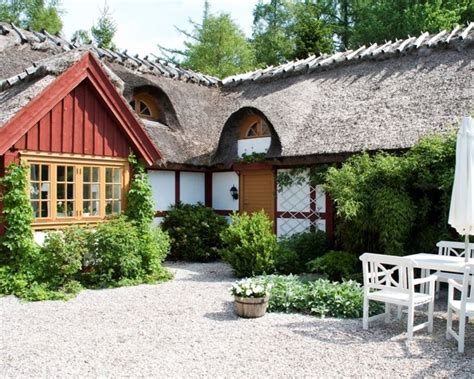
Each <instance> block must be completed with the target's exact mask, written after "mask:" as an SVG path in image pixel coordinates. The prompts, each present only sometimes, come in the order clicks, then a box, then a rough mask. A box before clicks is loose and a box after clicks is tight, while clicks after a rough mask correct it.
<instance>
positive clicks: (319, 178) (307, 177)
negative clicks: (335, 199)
mask: <svg viewBox="0 0 474 379" xmlns="http://www.w3.org/2000/svg"><path fill="white" fill-rule="evenodd" d="M329 167H331V166H329V165H327V164H320V165H318V166H313V167H296V168H292V169H288V170H279V171H278V175H277V189H278V192H282V191H284V190H285V188H287V187H290V186H292V185H303V184H309V185H311V186H313V187H315V186H316V185H318V184H321V183H324V181H325V180H326V173H327V170H328V169H329Z"/></svg>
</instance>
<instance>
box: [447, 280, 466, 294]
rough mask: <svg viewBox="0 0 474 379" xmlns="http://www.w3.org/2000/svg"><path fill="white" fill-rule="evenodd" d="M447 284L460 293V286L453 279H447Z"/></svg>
mask: <svg viewBox="0 0 474 379" xmlns="http://www.w3.org/2000/svg"><path fill="white" fill-rule="evenodd" d="M448 283H449V286H450V287H454V288H456V289H457V290H459V291H461V292H462V289H463V288H462V285H461V284H459V283H458V282H456V281H455V280H454V279H448Z"/></svg>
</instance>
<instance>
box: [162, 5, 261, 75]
mask: <svg viewBox="0 0 474 379" xmlns="http://www.w3.org/2000/svg"><path fill="white" fill-rule="evenodd" d="M190 23H191V24H192V25H193V31H192V32H191V33H188V32H186V31H184V30H181V29H179V28H177V29H178V31H180V32H181V33H182V34H184V35H185V36H186V37H187V38H188V39H189V40H188V41H186V42H185V43H184V45H185V49H184V50H177V49H168V48H164V47H162V46H159V48H160V50H161V52H162V53H163V54H164V55H165V57H166V58H167V59H168V60H171V61H173V62H175V63H180V64H181V65H182V66H183V67H186V68H189V69H192V70H196V71H199V72H203V73H206V74H209V75H213V76H217V77H219V78H222V77H225V76H229V75H234V74H237V73H239V72H245V71H249V70H252V69H253V68H254V67H255V53H254V50H253V48H252V46H251V45H250V43H249V42H248V41H247V40H246V38H245V35H244V33H243V32H242V31H241V30H240V29H239V27H238V25H237V24H236V23H235V22H234V21H233V20H232V18H231V17H230V15H229V14H225V13H223V14H219V15H213V14H211V13H210V12H209V5H208V3H207V2H206V3H205V6H204V16H203V21H202V24H198V23H195V22H193V21H190Z"/></svg>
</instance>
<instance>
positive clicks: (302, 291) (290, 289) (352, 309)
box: [259, 275, 382, 318]
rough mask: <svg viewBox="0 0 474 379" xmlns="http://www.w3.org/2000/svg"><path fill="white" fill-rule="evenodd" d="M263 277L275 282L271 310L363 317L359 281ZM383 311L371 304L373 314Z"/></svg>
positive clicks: (362, 296)
mask: <svg viewBox="0 0 474 379" xmlns="http://www.w3.org/2000/svg"><path fill="white" fill-rule="evenodd" d="M259 279H260V278H259ZM261 280H263V282H264V283H266V284H269V285H271V291H270V300H269V308H268V310H269V311H270V312H302V313H309V314H313V315H316V316H321V317H326V316H328V317H338V318H358V317H361V316H362V310H363V300H364V294H363V290H362V288H361V286H360V284H359V283H357V282H355V281H347V282H342V283H336V282H333V283H331V282H330V281H328V280H325V279H318V280H316V281H312V282H304V281H302V280H301V279H300V278H298V276H295V275H288V276H281V275H270V276H264V277H261ZM381 311H382V305H381V304H378V303H373V304H371V309H370V313H371V315H373V314H377V313H380V312H381Z"/></svg>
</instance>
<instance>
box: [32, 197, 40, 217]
mask: <svg viewBox="0 0 474 379" xmlns="http://www.w3.org/2000/svg"><path fill="white" fill-rule="evenodd" d="M31 206H32V207H33V217H34V218H37V217H39V206H38V202H37V201H32V202H31Z"/></svg>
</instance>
